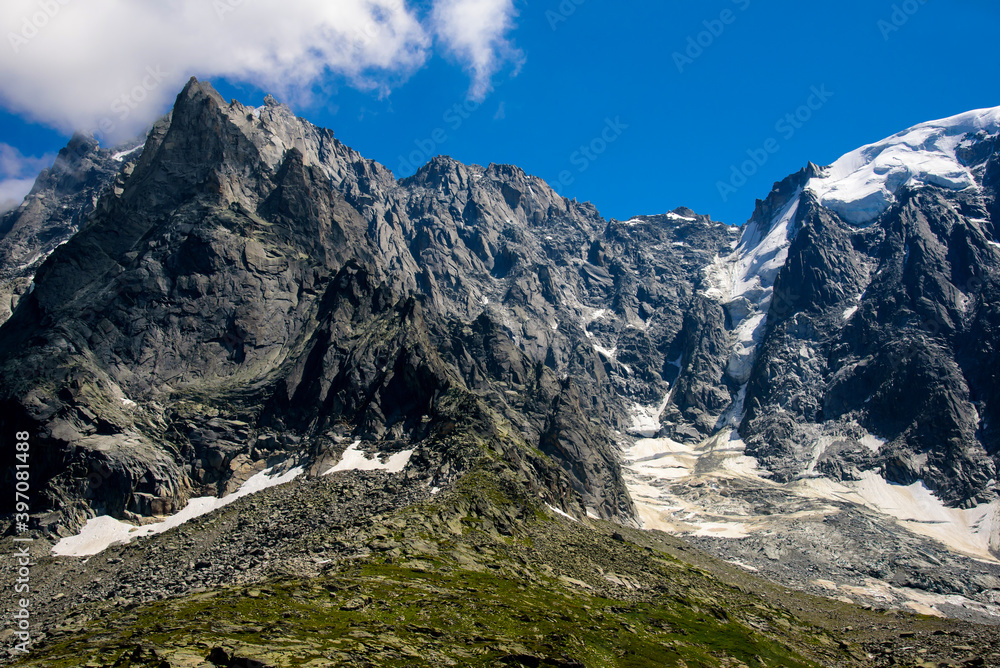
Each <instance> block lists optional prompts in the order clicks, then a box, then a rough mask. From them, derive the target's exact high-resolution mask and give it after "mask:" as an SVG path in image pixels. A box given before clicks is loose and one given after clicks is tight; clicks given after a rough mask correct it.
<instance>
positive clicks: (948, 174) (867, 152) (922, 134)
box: [806, 107, 1000, 225]
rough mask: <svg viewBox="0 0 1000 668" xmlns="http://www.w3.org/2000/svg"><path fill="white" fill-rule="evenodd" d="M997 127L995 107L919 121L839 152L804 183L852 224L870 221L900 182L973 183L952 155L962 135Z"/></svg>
mask: <svg viewBox="0 0 1000 668" xmlns="http://www.w3.org/2000/svg"><path fill="white" fill-rule="evenodd" d="M998 132H1000V107H996V108H993V109H980V110H977V111H970V112H967V113H964V114H959V115H958V116H952V117H951V118H945V119H942V120H938V121H931V122H929V123H921V124H920V125H916V126H914V127H912V128H910V129H909V130H904V131H903V132H900V133H899V134H896V135H893V136H892V137H889V138H888V139H883V140H882V141H880V142H876V143H874V144H869V145H868V146H863V147H861V148H859V149H857V150H856V151H852V152H850V153H848V154H847V155H845V156H843V157H842V158H840V159H839V160H837V161H836V162H835V163H833V165H832V166H830V167H829V168H828V169H826V170H825V171H824V174H823V176H821V177H817V178H814V179H811V180H810V181H809V183H808V185H807V186H806V188H807V189H808V190H811V191H812V192H814V193H815V194H816V196H817V198H818V199H819V202H820V203H821V204H822V205H823V206H824V207H826V208H828V209H831V210H833V211H835V212H837V214H839V215H840V217H841V218H843V219H844V220H846V221H847V222H849V223H852V224H855V225H863V224H866V223H869V222H871V221H872V220H874V219H875V218H877V217H878V216H879V215H880V214H882V213H883V212H884V211H885V210H886V209H888V208H889V207H890V206H891V205H892V203H893V202H894V201H895V195H896V192H897V191H898V190H899V189H900V188H901V187H903V186H906V185H908V186H921V185H934V186H939V187H941V188H947V189H950V190H965V189H966V188H974V187H976V181H975V179H974V178H973V176H972V173H971V172H970V171H969V168H968V167H965V166H964V165H962V164H961V163H960V162H959V160H958V158H957V157H956V156H955V150H956V149H957V148H958V147H959V146H960V145H962V143H963V142H965V141H966V139H965V138H966V135H968V134H973V135H975V134H979V133H985V134H987V135H995V134H997V133H998Z"/></svg>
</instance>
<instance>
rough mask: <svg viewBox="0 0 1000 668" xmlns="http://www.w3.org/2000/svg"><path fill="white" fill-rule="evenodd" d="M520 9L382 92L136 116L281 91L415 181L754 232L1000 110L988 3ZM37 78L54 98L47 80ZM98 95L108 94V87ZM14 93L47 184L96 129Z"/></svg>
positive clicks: (439, 39) (445, 39)
mask: <svg viewBox="0 0 1000 668" xmlns="http://www.w3.org/2000/svg"><path fill="white" fill-rule="evenodd" d="M18 1H20V0H18ZM229 1H232V2H235V0H229ZM294 1H295V0H292V4H294ZM303 1H304V0H303ZM247 2H248V3H249V2H252V0H247ZM461 2H468V4H469V5H472V6H473V8H476V7H478V8H479V9H483V10H484V11H485V10H486V9H488V8H487V5H489V6H491V7H492V8H493V9H496V10H497V11H499V12H500V13H502V14H503V20H502V21H501V22H500V23H496V24H495V25H494V26H493V27H494V28H495V29H494V30H492V32H490V31H485V32H484V30H483V28H482V26H481V25H478V24H477V25H472V26H471V27H470V26H468V25H466V24H463V23H461V22H456V23H452V24H449V25H450V26H451V28H450V29H451V32H448V31H447V29H445V28H442V27H440V26H441V24H440V22H436V21H437V20H438V18H439V17H438V14H437V13H436V12H437V9H436V7H437V5H438V4H442V5H444V4H448V3H451V4H452V5H456V4H458V3H461ZM510 2H511V0H440V3H438V2H435V4H434V6H432V4H431V3H411V4H409V5H407V8H406V9H407V11H409V12H411V13H412V16H413V17H414V20H415V21H416V23H417V24H419V25H425V26H427V28H426V30H425V32H426V37H421V36H416V37H413V40H414V43H415V44H418V46H419V48H421V49H423V51H422V56H421V57H420V58H417V59H415V60H414V59H410V60H405V61H399V59H398V58H397V61H399V62H396V61H394V62H393V63H392V64H391V65H390V66H389V67H384V68H381V69H380V68H378V67H376V68H374V70H372V69H371V68H369V69H368V70H365V72H366V73H365V74H363V75H359V74H358V73H357V72H356V71H352V70H351V68H350V67H349V66H348V65H345V64H344V63H343V62H340V61H338V63H337V64H336V65H335V66H334V67H329V68H325V69H324V68H319V69H318V70H317V72H318V74H316V75H315V76H313V77H312V78H308V77H304V78H302V80H300V81H296V82H295V85H294V86H291V87H289V86H282V85H280V83H275V82H276V81H277V82H280V81H281V79H280V78H278V79H276V78H275V77H274V72H273V71H270V72H265V73H264V74H258V73H254V72H251V73H247V72H245V71H240V68H238V67H234V66H231V65H228V64H223V65H219V64H218V63H217V62H216V61H212V62H213V64H212V66H211V67H207V66H206V67H204V68H202V67H201V65H200V64H199V63H198V62H178V63H176V64H168V66H167V69H168V70H170V71H171V74H172V77H173V78H172V79H171V85H169V86H168V84H163V85H164V87H169V88H170V95H166V94H161V95H159V96H155V95H151V96H150V97H151V98H157V99H155V100H152V99H151V101H149V102H148V103H147V105H146V107H145V108H143V109H140V110H137V112H136V114H137V116H138V115H139V114H140V113H141V114H145V116H148V117H150V118H152V117H154V116H155V115H156V114H159V113H162V112H163V111H165V110H166V108H167V106H169V98H170V96H172V95H174V94H176V90H174V88H176V85H175V84H173V79H176V80H178V81H179V80H180V79H181V78H182V77H186V76H187V75H190V74H194V75H198V76H199V77H202V78H208V79H209V80H211V81H212V82H213V83H214V84H215V85H216V87H217V88H218V89H219V90H220V91H221V92H222V93H223V95H225V96H226V97H235V98H237V99H240V100H241V101H243V102H245V103H255V104H259V103H260V102H261V101H262V99H263V97H264V95H265V93H266V92H268V91H271V90H275V91H276V93H275V94H276V96H278V97H279V98H284V99H288V100H291V106H292V107H293V108H294V109H295V110H296V112H297V113H299V115H301V116H304V117H306V118H308V119H309V120H311V121H312V122H314V123H316V124H317V125H323V126H326V127H330V128H332V129H333V130H334V131H335V132H336V133H337V135H338V136H339V137H340V139H341V140H342V141H344V142H345V143H347V144H349V145H351V146H353V147H354V148H356V149H358V150H359V151H361V152H362V153H363V154H364V155H366V156H368V157H371V158H374V159H376V160H378V161H380V162H382V163H384V164H385V165H386V166H388V167H389V168H390V169H392V170H393V171H394V172H395V173H396V174H397V176H406V175H408V174H409V173H412V171H413V169H414V168H415V167H416V166H418V165H419V164H421V163H423V162H425V161H426V160H427V159H428V158H429V157H431V156H432V155H436V154H446V155H451V156H452V157H454V158H456V159H458V160H461V161H463V162H467V163H472V162H474V163H480V164H488V163H490V162H497V163H513V164H516V165H519V166H521V167H522V168H524V169H525V170H526V171H528V172H529V173H532V174H536V175H538V176H540V177H542V178H544V179H545V180H547V181H549V182H550V183H552V184H553V185H554V187H556V189H557V190H558V191H559V192H560V193H561V194H563V195H565V196H567V197H575V198H578V199H580V200H589V201H591V202H593V203H594V204H595V205H596V206H597V207H598V209H599V210H600V211H601V213H602V214H604V216H605V217H609V218H610V217H616V218H619V219H623V218H627V217H629V216H632V215H636V214H652V213H660V212H664V211H667V210H671V209H673V208H675V207H678V206H688V207H690V208H692V209H694V210H696V211H698V212H700V213H706V214H710V215H711V216H712V217H713V218H715V219H716V220H723V221H725V222H729V223H742V222H744V221H745V220H746V219H747V218H748V217H749V216H750V214H751V213H752V212H753V208H754V201H755V199H756V198H763V197H765V196H766V195H767V193H768V192H769V190H770V188H771V185H772V183H773V182H774V181H777V180H780V179H782V178H784V177H785V176H787V175H788V174H789V173H792V172H795V171H797V170H798V169H800V168H802V167H803V166H805V164H806V162H807V161H809V160H811V161H813V162H816V163H819V164H829V163H830V162H833V161H834V160H835V159H836V158H838V157H839V156H840V155H842V154H843V153H846V152H848V151H850V150H852V149H854V148H856V147H858V146H860V145H862V144H865V143H869V142H872V141H875V140H878V139H881V138H883V137H886V136H888V135H891V134H893V133H895V132H897V131H900V130H903V129H905V128H907V127H909V126H911V125H914V124H916V123H919V122H922V121H926V120H931V119H936V118H941V117H945V116H950V115H953V114H957V113H960V112H963V111H967V110H970V109H976V108H981V107H993V106H997V105H1000V85H998V84H1000V52H998V51H997V49H996V48H995V34H996V30H997V27H998V26H1000V7H998V5H997V3H995V2H988V1H986V0H982V1H978V0H977V1H974V0H955V1H953V2H950V3H943V2H929V1H925V2H923V3H921V2H920V0H908V1H907V2H892V1H887V2H882V1H881V0H866V1H864V2H862V1H861V0H842V1H841V2H837V3H791V2H771V3H765V2H763V1H762V0H713V1H710V2H697V3H696V2H662V1H659V2H653V1H636V2H630V3H614V2H609V1H606V0H530V2H526V1H524V0H521V1H519V2H514V3H513V5H512V6H511V5H510ZM477 3H478V4H477ZM65 11H68V10H65ZM237 11H243V10H242V9H239V8H238V9H237ZM457 15H460V16H466V14H461V13H459V14H457ZM496 16H499V14H497V15H496ZM496 16H494V18H496ZM15 18H16V17H15ZM58 18H60V17H55V19H58ZM12 25H16V23H15V24H12ZM226 25H227V26H228V25H231V24H226ZM432 26H433V27H432ZM67 29H69V28H67ZM248 29H249V28H248ZM418 29H419V28H414V30H418ZM463 30H469V31H470V32H469V33H468V34H466V35H464V37H463V35H462V34H459V33H461V31H463ZM456 31H458V33H456ZM5 32H6V31H5ZM43 37H45V36H44V35H42V36H40V37H39V38H38V40H37V41H39V42H40V41H41V39H42V38H43ZM463 39H464V41H463ZM421 40H423V41H421ZM699 42H700V44H699ZM692 44H694V45H695V46H692ZM2 46H3V45H0V47H2ZM35 46H38V45H37V44H34V43H32V44H27V45H26V46H25V51H27V49H28V48H30V47H35ZM479 47H482V48H479ZM81 48H87V45H86V43H83V44H82V46H81ZM135 48H141V47H138V46H137V47H135ZM189 50H190V49H189ZM678 54H679V55H678ZM168 57H169V56H168ZM329 57H331V58H332V57H339V56H329ZM380 57H381V55H375V56H371V57H370V58H369V61H372V59H377V58H380ZM0 58H3V59H8V58H10V52H9V51H8V52H5V53H4V55H3V56H0ZM207 58H208V59H212V58H216V56H215V55H210V56H208V57H207ZM161 59H162V58H161ZM216 60H218V59H216ZM39 62H42V61H39ZM150 62H152V61H150ZM157 62H158V61H157ZM8 65H9V67H11V68H17V67H19V63H18V61H17V58H15V59H14V61H13V62H12V63H9V64H8ZM365 65H366V66H367V65H370V62H367V63H365ZM29 66H30V67H33V68H42V69H41V70H36V71H40V72H41V74H42V78H43V79H44V76H45V70H44V67H45V65H44V63H43V64H37V63H35V62H31V63H25V64H24V67H29ZM178 70H183V71H178ZM2 73H3V67H2V63H0V74H2ZM85 76H86V77H88V78H89V79H90V80H91V82H94V84H95V85H98V84H99V83H101V82H98V79H99V78H100V77H101V76H102V74H101V72H100V71H97V72H87V73H86V74H85ZM117 76H121V75H117ZM122 80H129V79H127V77H122ZM59 82H60V80H59V78H58V77H55V81H54V83H53V85H59ZM12 85H13V84H9V83H8V84H0V86H7V89H6V90H5V89H3V88H0V102H2V103H3V104H4V105H5V106H6V110H5V111H3V112H2V113H0V143H3V144H6V145H8V146H9V147H10V148H9V149H8V152H10V151H15V152H16V155H20V156H22V157H23V158H24V159H25V164H26V165H33V164H35V163H30V162H28V159H29V158H31V157H37V156H43V155H45V154H50V153H53V152H54V151H57V150H58V148H59V147H60V146H62V145H64V144H65V142H66V140H67V138H68V136H69V127H70V123H72V122H73V121H75V120H77V119H75V118H70V119H69V120H66V119H63V118H61V117H59V116H58V114H56V113H55V112H53V113H48V111H47V110H46V109H45V108H44V107H43V106H42V104H43V103H35V102H25V100H26V99H28V98H27V96H21V97H20V98H18V96H17V94H16V93H17V92H18V91H12V89H11V86H12ZM115 85H118V86H119V88H121V86H120V85H119V84H115ZM279 88H284V89H285V90H278V89H279ZM307 91H308V92H311V95H307V94H306V92H307ZM36 98H38V95H37V94H36V95H34V97H32V98H31V99H32V100H34V99H36ZM480 98H481V99H480ZM12 99H14V100H15V101H14V102H11V100H12ZM70 99H72V98H70ZM106 99H107V98H106V97H105V98H104V101H106ZM50 104H52V105H53V106H54V105H56V104H65V103H60V101H59V99H58V97H54V98H53V102H51V103H50ZM105 106H106V105H105ZM810 106H811V107H812V108H810ZM789 114H792V115H793V117H792V119H789V118H787V115H789ZM796 114H797V115H798V118H795V115H796ZM133 120H134V119H133ZM753 157H756V164H754V163H747V161H748V160H751V159H752V158H753ZM745 163H746V164H745ZM734 166H735V167H736V168H737V170H740V171H742V172H743V176H745V177H746V179H745V180H746V183H745V184H743V182H742V180H741V179H739V178H736V179H733V168H734ZM25 168H26V169H27V168H28V167H25ZM8 172H9V170H8ZM4 176H7V177H11V174H10V173H8V174H0V177H4ZM720 182H721V183H728V185H729V186H730V187H728V188H723V189H722V190H720V185H719V184H720ZM737 186H738V187H737Z"/></svg>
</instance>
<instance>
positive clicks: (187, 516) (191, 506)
mask: <svg viewBox="0 0 1000 668" xmlns="http://www.w3.org/2000/svg"><path fill="white" fill-rule="evenodd" d="M303 470H304V469H303V468H302V467H301V466H298V467H296V468H293V469H290V470H288V471H285V472H284V473H282V474H280V475H276V474H274V473H273V471H274V469H273V468H270V469H267V470H264V471H261V472H260V473H258V474H257V475H255V476H253V477H252V478H250V479H249V480H247V481H246V482H245V483H243V485H242V486H241V487H240V488H239V489H238V490H237V491H235V492H233V493H232V494H230V495H229V496H224V497H222V498H216V497H214V496H203V497H199V498H197V499H191V500H190V501H189V502H188V504H187V506H185V507H184V510H182V511H181V512H179V513H177V514H176V515H171V516H170V517H167V518H166V519H164V520H163V521H162V522H157V523H155V524H145V525H143V526H135V525H133V524H128V523H126V522H121V521H119V520H116V519H115V518H113V517H109V516H107V515H103V516H101V517H95V518H93V519H91V520H88V521H87V524H86V526H84V527H83V529H82V530H81V531H80V533H79V534H77V535H76V536H70V537H69V538H63V539H62V540H60V541H59V542H58V543H56V544H55V545H54V546H53V547H52V554H54V555H56V556H59V557H89V556H92V555H95V554H100V553H101V552H103V551H104V550H106V549H107V548H109V547H110V546H112V545H114V544H116V543H129V542H131V541H132V540H134V539H136V538H143V537H145V536H152V535H154V534H159V533H163V532H164V531H167V530H169V529H173V528H175V527H179V526H180V525H182V524H184V523H185V522H190V521H191V520H193V519H195V518H196V517H201V516H202V515H207V514H208V513H211V512H213V511H215V510H218V509H220V508H224V507H225V506H228V505H229V504H230V503H232V502H233V501H235V500H236V499H241V498H243V497H244V496H249V495H251V494H256V493H257V492H262V491H264V490H265V489H268V488H269V487H276V486H278V485H283V484H285V483H286V482H291V481H292V480H295V478H297V477H298V476H299V475H300V474H301V473H302V471H303Z"/></svg>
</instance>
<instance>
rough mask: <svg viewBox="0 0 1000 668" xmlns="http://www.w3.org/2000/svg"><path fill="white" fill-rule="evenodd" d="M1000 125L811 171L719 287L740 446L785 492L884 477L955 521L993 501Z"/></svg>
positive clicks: (779, 190)
mask: <svg viewBox="0 0 1000 668" xmlns="http://www.w3.org/2000/svg"><path fill="white" fill-rule="evenodd" d="M996 117H997V112H996V111H995V110H994V111H988V112H973V113H971V114H966V115H963V116H960V117H956V118H954V119H946V120H945V121H939V122H936V123H930V124H925V125H923V126H918V127H917V128H914V129H912V130H910V131H907V132H905V133H901V134H900V135H897V136H896V137H894V138H891V139H889V140H886V141H885V142H881V143H879V144H875V145H872V146H869V147H865V148H863V149H860V150H859V151H858V152H855V153H853V154H849V155H848V156H845V158H844V159H842V160H841V161H839V162H838V163H837V164H835V165H833V166H832V167H830V168H826V169H820V168H817V167H815V166H813V165H810V167H809V168H808V169H806V170H804V171H803V172H802V173H800V174H798V175H795V176H793V177H790V178H789V179H787V180H786V181H784V182H782V183H780V184H778V185H776V186H775V189H774V191H773V192H772V193H771V195H770V196H769V197H768V199H767V200H766V201H765V202H762V203H760V204H759V205H758V209H757V211H756V212H755V214H754V217H753V218H752V219H751V221H750V223H749V224H748V225H747V227H746V229H745V230H744V233H743V236H742V240H741V244H740V247H739V248H738V249H737V252H736V253H734V255H733V256H731V257H730V258H727V259H724V260H720V262H719V263H718V264H717V265H716V266H715V267H713V268H712V270H711V271H710V274H711V279H710V280H711V282H712V283H713V290H714V292H713V293H712V294H713V296H714V297H716V298H717V299H718V301H719V302H721V303H722V305H723V308H724V309H725V310H726V312H727V318H728V323H729V328H730V329H733V330H734V331H735V332H736V336H735V338H736V339H737V343H736V344H735V345H734V346H733V348H732V351H733V352H732V357H731V358H730V361H729V366H728V368H727V370H726V374H725V378H726V379H727V381H729V385H730V387H733V386H739V388H740V389H739V396H738V402H739V403H741V404H742V406H741V408H742V413H743V414H742V419H741V420H740V434H741V435H742V436H743V437H744V438H745V439H746V440H747V442H748V446H749V448H748V452H749V454H752V455H753V456H755V457H756V458H757V459H758V460H759V461H760V462H761V463H762V464H763V465H764V466H765V467H766V468H767V469H769V470H770V471H772V472H773V473H774V474H775V475H776V479H778V480H783V481H784V480H790V479H793V478H795V477H803V476H806V477H808V476H812V475H817V474H825V475H829V476H832V477H834V478H836V479H841V480H858V479H860V476H861V474H862V472H864V471H871V470H874V471H877V472H879V474H880V475H881V476H883V477H884V478H886V479H887V480H889V481H890V482H893V483H898V484H903V485H909V484H912V483H915V482H917V481H923V482H924V483H925V484H926V485H927V486H928V487H929V488H930V489H931V490H933V491H934V492H935V493H936V495H937V496H938V497H939V498H941V499H944V500H945V501H947V502H948V503H949V504H952V505H956V506H963V507H972V506H974V505H976V504H979V503H989V502H990V501H993V500H995V499H996V492H997V486H996V466H997V463H998V462H1000V459H998V458H997V455H998V446H997V443H996V435H995V433H994V432H993V429H992V427H991V425H992V424H993V422H994V421H991V420H990V416H991V415H992V414H993V411H995V410H996V408H995V406H996V404H997V401H998V399H997V385H996V379H995V374H994V372H993V369H994V368H995V361H996V360H995V357H994V355H995V353H994V352H993V351H994V350H995V349H996V339H995V338H994V337H995V332H996V331H997V330H996V323H997V279H998V276H1000V274H998V270H1000V264H998V263H1000V246H998V244H997V242H996V233H997V231H996V228H995V224H994V222H993V217H992V212H993V211H995V209H996V206H997V205H996V171H997V164H998V162H997V161H998V159H1000V158H998V156H997V154H996V133H997V131H998V130H1000V128H998V126H997V122H996V121H997V119H996ZM865 434H868V435H875V436H877V438H876V439H875V441H872V440H869V442H868V443H867V444H863V443H862V440H864V439H863V435H865ZM873 444H874V445H873Z"/></svg>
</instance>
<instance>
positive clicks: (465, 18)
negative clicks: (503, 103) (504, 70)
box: [432, 0, 524, 100]
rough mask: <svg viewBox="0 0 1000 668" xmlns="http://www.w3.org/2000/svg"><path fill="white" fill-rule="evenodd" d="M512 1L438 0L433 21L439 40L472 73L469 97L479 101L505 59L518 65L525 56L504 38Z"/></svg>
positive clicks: (510, 24)
mask: <svg viewBox="0 0 1000 668" xmlns="http://www.w3.org/2000/svg"><path fill="white" fill-rule="evenodd" d="M515 16H516V12H515V10H514V3H513V0H438V2H436V3H435V4H434V10H433V12H432V22H433V25H434V31H435V33H436V34H437V36H438V39H439V40H440V41H441V42H442V43H443V44H444V46H445V47H446V49H447V50H448V51H449V52H450V53H451V54H452V55H454V56H455V57H457V58H458V59H459V60H460V61H461V62H462V63H464V64H465V67H466V68H467V69H468V70H469V72H470V73H471V75H472V88H471V89H470V91H469V93H470V96H471V97H472V98H474V99H476V100H482V99H483V98H485V97H486V95H487V94H488V93H489V92H490V91H491V90H492V79H493V75H494V74H496V72H497V71H498V70H499V69H500V67H501V66H502V65H503V64H504V63H505V62H508V61H512V62H514V63H515V64H517V65H518V66H519V65H520V64H521V62H523V59H524V55H523V54H522V53H521V52H520V51H519V50H517V49H516V48H515V47H514V45H513V44H511V43H510V42H509V41H508V39H507V33H508V32H510V31H511V30H512V29H513V27H514V17H515Z"/></svg>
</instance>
